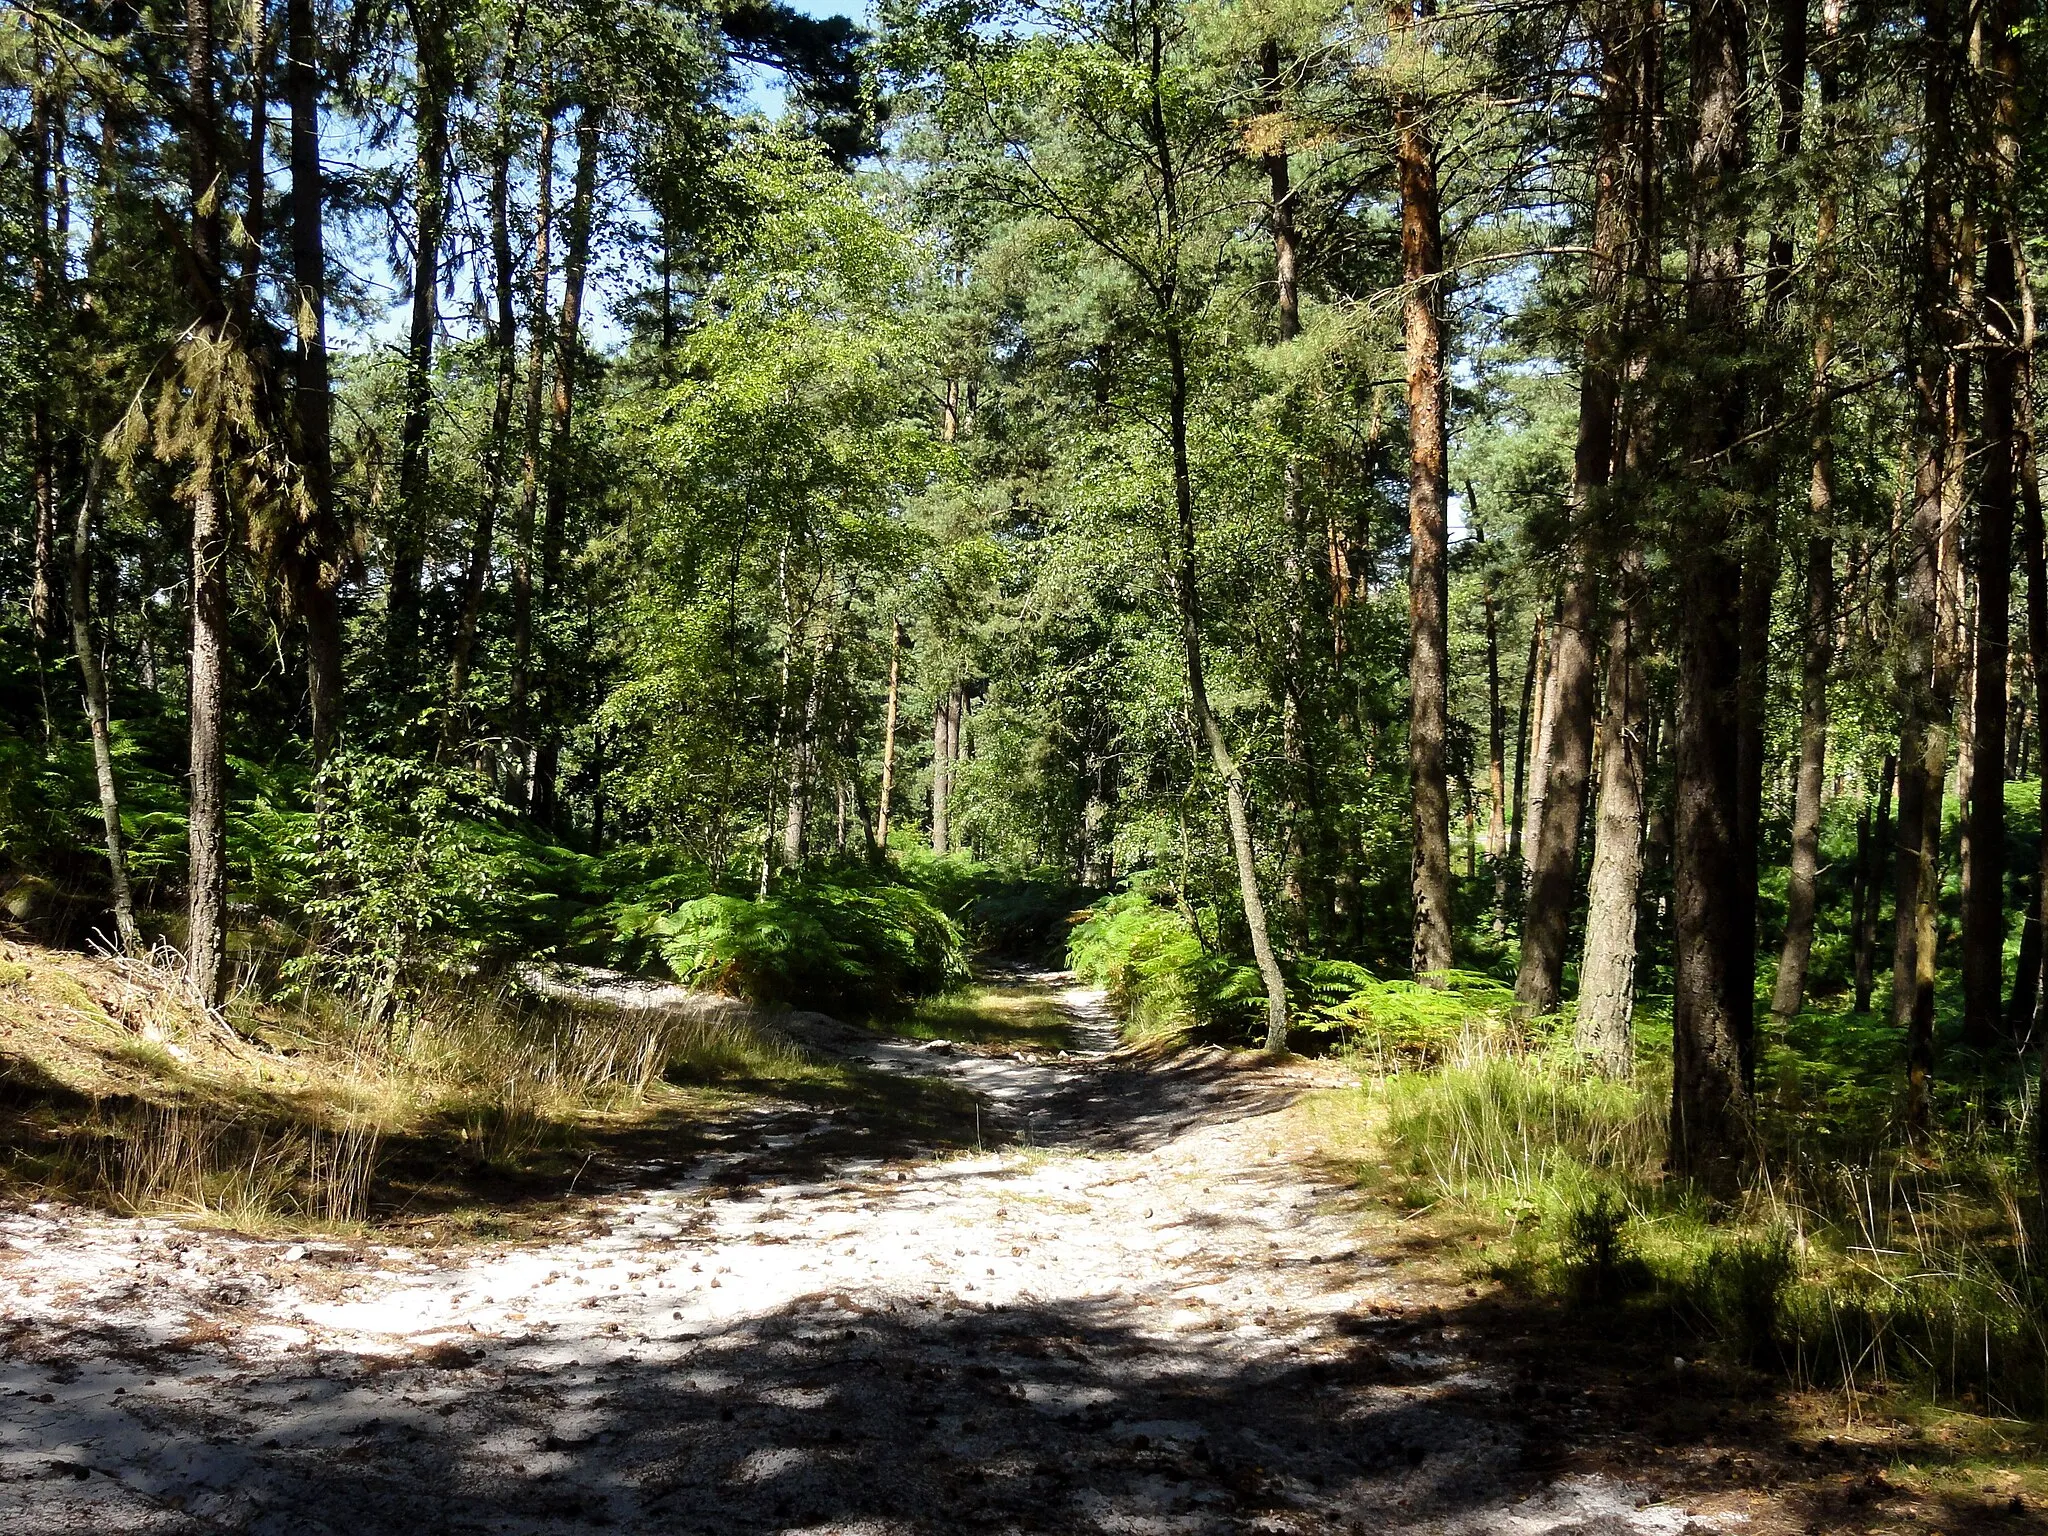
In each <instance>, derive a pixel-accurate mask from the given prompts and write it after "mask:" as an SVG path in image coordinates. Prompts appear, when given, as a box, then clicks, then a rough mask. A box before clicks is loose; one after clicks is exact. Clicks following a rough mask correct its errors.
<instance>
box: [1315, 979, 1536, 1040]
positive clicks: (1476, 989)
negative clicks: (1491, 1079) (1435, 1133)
mask: <svg viewBox="0 0 2048 1536" xmlns="http://www.w3.org/2000/svg"><path fill="white" fill-rule="evenodd" d="M1302 971H1303V975H1304V978H1305V979H1306V980H1308V981H1309V983H1310V986H1311V988H1312V995H1314V996H1315V999H1316V1002H1317V1005H1318V1006H1317V1009H1316V1012H1317V1015H1318V1016H1319V1017H1321V1018H1322V1019H1324V1020H1326V1021H1327V1022H1328V1023H1329V1024H1330V1025H1332V1026H1334V1027H1335V1028H1336V1029H1338V1030H1339V1031H1341V1032H1342V1034H1343V1036H1344V1037H1345V1043H1346V1044H1347V1045H1349V1046H1350V1047H1351V1048H1353V1049H1355V1050H1358V1051H1361V1052H1364V1053H1367V1054H1369V1055H1371V1056H1373V1057H1374V1058H1376V1059H1378V1060H1380V1061H1382V1062H1385V1061H1387V1060H1390V1059H1392V1060H1401V1061H1405V1062H1408V1063H1410V1064H1424V1063H1429V1062H1436V1061H1441V1060H1443V1059H1444V1058H1445V1057H1447V1056H1449V1055H1450V1054H1451V1053H1452V1052H1453V1051H1454V1050H1456V1049H1457V1048H1458V1046H1459V1045H1460V1043H1461V1042H1465V1041H1468V1040H1471V1039H1473V1038H1474V1037H1476V1036H1487V1035H1492V1034H1495V1033H1498V1032H1499V1031H1501V1030H1502V1029H1504V1028H1506V1027H1507V1026H1508V1024H1509V1022H1510V1020H1511V1018H1512V1016H1513V1013H1514V1007H1515V995H1514V992H1513V990H1512V989H1511V988H1509V987H1505V986H1503V985H1501V983H1500V982H1498V981H1496V980H1494V978H1492V977H1491V976H1482V975H1479V974H1477V973H1476V972H1472V971H1446V972H1445V973H1444V974H1443V977H1442V982H1443V984H1442V985H1441V986H1425V985H1423V984H1422V983H1420V982H1414V981H1409V980H1406V979H1404V978H1400V977H1395V978H1392V979H1388V980H1382V979H1381V978H1379V977H1377V976H1374V975H1373V974H1372V973H1371V972H1370V971H1368V970H1367V969H1366V968H1365V967H1364V966H1361V965H1354V964H1351V963H1349V962H1346V961H1319V962H1311V963H1310V964H1309V965H1305V966H1304V967H1303V968H1302ZM1332 992H1336V993H1338V995H1337V996H1335V997H1331V996H1329V994H1330V993H1332Z"/></svg>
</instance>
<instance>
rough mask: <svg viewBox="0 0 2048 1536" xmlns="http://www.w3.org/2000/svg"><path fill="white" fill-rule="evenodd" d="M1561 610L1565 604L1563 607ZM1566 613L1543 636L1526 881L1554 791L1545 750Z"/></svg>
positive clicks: (1526, 827) (1527, 810)
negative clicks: (1559, 639)
mask: <svg viewBox="0 0 2048 1536" xmlns="http://www.w3.org/2000/svg"><path fill="white" fill-rule="evenodd" d="M1559 606H1560V608H1561V607H1562V605H1561V604H1560V605H1559ZM1563 617H1564V616H1563V614H1562V612H1554V613H1553V615H1552V617H1551V623H1550V627H1549V628H1548V629H1547V630H1545V631H1544V634H1543V652H1542V655H1541V657H1540V658H1539V660H1540V662H1541V665H1540V666H1539V668H1538V677H1537V683H1536V718H1535V719H1534V720H1533V721H1532V722H1530V730H1529V742H1528V748H1527V750H1528V753H1529V788H1528V798H1527V803H1526V805H1525V806H1524V808H1523V811H1522V837H1521V848H1520V852H1521V856H1522V877H1523V879H1524V880H1525V881H1526V880H1527V879H1528V875H1529V871H1530V870H1531V869H1533V868H1534V867H1535V864H1536V836H1537V833H1538V832H1539V831H1541V830H1542V827H1543V799H1544V796H1545V795H1546V794H1547V793H1548V792H1549V788H1550V754H1549V753H1548V752H1547V751H1545V750H1544V746H1545V743H1547V742H1548V741H1549V740H1550V722H1551V721H1552V720H1553V719H1555V718H1556V716H1557V631H1558V629H1559V628H1560V626H1561V624H1562V621H1563Z"/></svg>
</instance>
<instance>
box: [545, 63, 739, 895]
mask: <svg viewBox="0 0 2048 1536" xmlns="http://www.w3.org/2000/svg"><path fill="white" fill-rule="evenodd" d="M538 167H539V168H538V171H537V172H536V183H537V185H536V189H535V194H534V199H535V200H534V231H533V299H532V305H533V309H532V313H531V316H530V317H529V328H530V330H531V331H532V334H533V340H532V343H531V345H530V347H529V348H528V352H527V359H526V424H525V431H524V434H523V436H524V448H523V450H522V454H521V470H520V477H521V478H520V488H519V527H518V545H519V547H518V549H517V550H516V551H515V552H514V559H513V562H512V686H511V694H512V697H511V706H512V731H513V734H514V736H515V737H516V738H517V739H518V741H519V743H520V752H521V754H522V756H523V755H524V754H525V752H526V750H527V748H528V746H529V745H530V734H531V733H530V731H529V729H528V727H529V724H530V722H529V719H528V715H529V713H530V711H529V700H530V698H531V695H532V677H533V556H534V531H535V528H536V526H537V524H538V521H539V513H540V496H541V482H542V481H543V480H544V479H545V478H546V474H547V470H546V466H545V465H543V464H542V462H541V444H542V437H541V431H542V427H543V425H544V422H545V403H546V398H547V390H546V387H545V386H546V383H547V348H546V347H544V346H542V345H541V334H542V327H543V326H544V325H545V324H546V323H547V322H546V316H547V313H548V284H549V281H550V279H551V277H552V274H553V260H552V258H551V256H550V255H549V244H550V241H551V239H552V237H553V234H554V227H555V208H554V203H555V198H554V189H555V108H554V105H553V103H552V101H550V103H549V105H548V106H547V108H546V110H545V112H544V114H543V116H542V118H541V125H540V153H539V157H538ZM521 775H522V781H524V775H525V770H524V769H522V770H521ZM520 787H521V790H522V792H530V790H531V785H530V783H528V782H522V784H521V786H520ZM528 808H529V809H531V803H530V801H529V806H528ZM764 863H765V861H764Z"/></svg>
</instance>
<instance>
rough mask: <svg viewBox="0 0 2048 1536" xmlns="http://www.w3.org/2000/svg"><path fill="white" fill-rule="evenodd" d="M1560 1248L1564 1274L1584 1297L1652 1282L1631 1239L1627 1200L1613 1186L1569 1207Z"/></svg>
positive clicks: (1607, 1294)
mask: <svg viewBox="0 0 2048 1536" xmlns="http://www.w3.org/2000/svg"><path fill="white" fill-rule="evenodd" d="M1558 1250H1559V1252H1558V1256H1559V1258H1560V1259H1561V1260H1562V1261H1563V1264H1564V1272H1565V1277H1566V1280H1567V1282H1568V1284H1569V1285H1570V1287H1571V1290H1572V1292H1573V1294H1574V1295H1576V1296H1577V1297H1578V1298H1579V1299H1580V1300H1582V1301H1607V1300H1611V1299H1613V1298H1615V1297H1618V1296H1623V1295H1626V1294H1627V1293H1629V1292H1631V1291H1637V1290H1641V1289H1643V1287H1644V1286H1646V1285H1647V1284H1648V1283H1649V1280H1650V1272H1649V1266H1647V1265H1646V1264H1644V1263H1643V1261H1642V1260H1641V1259H1640V1258H1638V1257H1637V1256H1636V1253H1635V1247H1634V1244H1633V1243H1632V1242H1631V1240H1630V1234H1629V1209H1628V1206H1627V1205H1626V1204H1625V1203H1624V1202H1623V1201H1621V1200H1618V1199H1616V1198H1615V1195H1614V1192H1613V1191H1612V1190H1611V1189H1608V1188H1605V1187H1601V1188H1598V1189H1595V1190H1594V1191H1593V1193H1592V1194H1591V1195H1590V1196H1588V1197H1586V1198H1584V1199H1581V1200H1578V1201H1576V1202H1575V1203H1573V1205H1572V1206H1571V1207H1570V1208H1569V1209H1568V1210H1567V1211H1566V1212H1565V1216H1564V1231H1563V1233H1562V1235H1561V1236H1560V1238H1559V1239H1558Z"/></svg>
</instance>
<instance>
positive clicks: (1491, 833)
mask: <svg viewBox="0 0 2048 1536" xmlns="http://www.w3.org/2000/svg"><path fill="white" fill-rule="evenodd" d="M1480 602H1481V603H1482V604H1483V605H1484V607H1485V610H1486V789H1487V798H1488V799H1489V800H1490V801H1491V802H1492V806H1491V809H1490V810H1489V811H1488V812H1487V816H1486V854H1487V857H1488V858H1490V859H1492V860H1493V861H1494V862H1495V863H1496V864H1499V863H1501V862H1502V861H1503V860H1505V859H1506V857H1507V852H1508V819H1507V741H1506V736H1507V711H1506V709H1505V708H1504V707H1503V706H1502V704H1501V701H1500V614H1499V611H1498V610H1499V604H1498V601H1497V599H1496V598H1495V595H1494V578H1493V574H1492V573H1491V572H1488V573H1487V577H1486V587H1485V590H1484V591H1483V592H1481V594H1480ZM1506 899H1507V890H1506V887H1505V886H1502V887H1501V888H1500V889H1498V890H1496V892H1495V893H1494V905H1495V906H1496V907H1499V906H1502V905H1503V904H1504V903H1505V902H1506Z"/></svg>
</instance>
